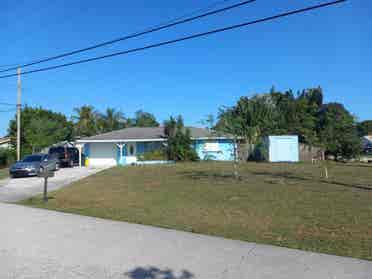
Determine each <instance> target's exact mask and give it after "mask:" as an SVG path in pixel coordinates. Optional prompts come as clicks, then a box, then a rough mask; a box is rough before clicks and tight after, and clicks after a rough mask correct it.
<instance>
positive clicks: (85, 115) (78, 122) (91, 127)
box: [72, 105, 103, 137]
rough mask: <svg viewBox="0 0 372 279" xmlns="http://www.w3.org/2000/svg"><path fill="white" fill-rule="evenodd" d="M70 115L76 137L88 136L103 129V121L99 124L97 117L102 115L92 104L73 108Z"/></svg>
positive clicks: (99, 117)
mask: <svg viewBox="0 0 372 279" xmlns="http://www.w3.org/2000/svg"><path fill="white" fill-rule="evenodd" d="M74 113H75V114H74V115H73V116H72V119H73V122H74V134H75V136H77V137H90V136H93V135H96V134H98V133H99V132H101V131H102V130H103V123H102V122H101V125H99V123H98V122H99V119H101V118H102V116H101V115H100V114H99V113H98V112H97V111H96V110H95V109H94V107H93V106H87V105H85V106H82V107H80V108H75V109H74Z"/></svg>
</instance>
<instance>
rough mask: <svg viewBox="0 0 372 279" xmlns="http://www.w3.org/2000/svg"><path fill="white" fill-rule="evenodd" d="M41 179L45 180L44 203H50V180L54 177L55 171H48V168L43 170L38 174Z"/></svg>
mask: <svg viewBox="0 0 372 279" xmlns="http://www.w3.org/2000/svg"><path fill="white" fill-rule="evenodd" d="M38 176H39V177H42V178H44V195H43V201H44V202H47V201H48V178H49V177H54V171H51V170H48V169H47V168H42V169H41V170H40V172H39V173H38Z"/></svg>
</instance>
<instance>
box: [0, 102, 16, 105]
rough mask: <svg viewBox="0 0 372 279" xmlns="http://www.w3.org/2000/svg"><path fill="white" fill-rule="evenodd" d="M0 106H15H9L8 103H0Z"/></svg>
mask: <svg viewBox="0 0 372 279" xmlns="http://www.w3.org/2000/svg"><path fill="white" fill-rule="evenodd" d="M0 105H1V106H15V105H16V104H10V103H3V102H0Z"/></svg>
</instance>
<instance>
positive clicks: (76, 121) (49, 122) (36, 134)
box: [8, 106, 159, 155]
mask: <svg viewBox="0 0 372 279" xmlns="http://www.w3.org/2000/svg"><path fill="white" fill-rule="evenodd" d="M157 126H159V123H158V122H157V120H156V118H155V116H154V115H153V114H151V113H148V112H145V111H142V110H139V111H137V112H136V113H135V116H134V117H133V118H127V117H125V115H124V114H123V113H122V112H120V111H118V110H115V109H113V108H107V109H106V111H105V112H104V113H101V112H99V111H98V110H96V109H94V107H93V106H82V107H80V108H75V109H74V114H73V116H72V117H71V119H68V118H67V117H66V116H65V115H64V114H62V113H57V112H53V111H51V110H47V109H44V108H41V107H29V106H26V107H24V108H23V109H22V117H21V146H22V155H25V154H31V153H34V152H39V151H40V150H42V149H43V148H45V147H48V146H51V145H52V144H54V143H58V142H63V141H72V140H74V139H76V138H81V137H89V136H93V135H96V134H100V133H106V132H111V131H114V130H118V129H122V128H126V127H157ZM8 134H9V136H10V137H11V139H12V145H13V146H14V147H15V144H16V135H17V122H16V118H15V117H14V119H12V120H11V121H10V123H9V128H8Z"/></svg>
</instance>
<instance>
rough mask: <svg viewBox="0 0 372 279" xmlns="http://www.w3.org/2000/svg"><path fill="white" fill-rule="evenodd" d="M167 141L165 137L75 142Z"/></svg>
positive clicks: (82, 141)
mask: <svg viewBox="0 0 372 279" xmlns="http://www.w3.org/2000/svg"><path fill="white" fill-rule="evenodd" d="M151 141H167V139H117V140H77V141H76V142H77V143H104V142H107V143H119V142H151Z"/></svg>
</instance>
